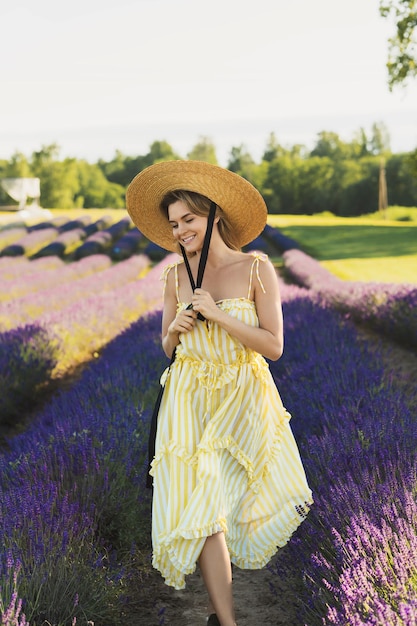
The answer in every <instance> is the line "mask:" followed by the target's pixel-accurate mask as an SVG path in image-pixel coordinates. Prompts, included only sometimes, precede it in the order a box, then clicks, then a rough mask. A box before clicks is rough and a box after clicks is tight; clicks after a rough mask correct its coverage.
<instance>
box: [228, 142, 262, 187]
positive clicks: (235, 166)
mask: <svg viewBox="0 0 417 626" xmlns="http://www.w3.org/2000/svg"><path fill="white" fill-rule="evenodd" d="M255 168H256V165H255V161H254V160H253V159H252V157H251V155H250V154H249V152H248V150H247V148H246V146H245V145H244V144H241V145H240V146H233V147H232V149H231V150H230V156H229V162H228V164H227V169H229V170H230V171H231V172H235V173H236V174H239V175H240V176H243V178H246V180H249V181H250V182H251V183H253V173H254V169H255Z"/></svg>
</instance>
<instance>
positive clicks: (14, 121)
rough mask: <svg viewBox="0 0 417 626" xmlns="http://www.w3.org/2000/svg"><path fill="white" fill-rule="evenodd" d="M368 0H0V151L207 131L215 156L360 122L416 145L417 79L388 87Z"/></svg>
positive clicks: (383, 24) (377, 21) (181, 143)
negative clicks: (379, 125)
mask: <svg viewBox="0 0 417 626" xmlns="http://www.w3.org/2000/svg"><path fill="white" fill-rule="evenodd" d="M378 7H379V0H343V1H341V0H210V1H209V2H201V1H200V0H118V1H117V2H114V0H72V2H70V3H66V4H65V3H62V2H59V1H57V0H36V1H34V0H14V1H13V2H10V3H8V2H2V3H1V5H0V25H1V37H0V58H1V59H2V63H1V65H2V67H1V74H0V76H1V80H0V159H1V158H4V159H8V158H10V157H11V156H12V154H14V153H15V152H16V151H19V152H22V153H23V154H25V155H27V156H30V154H31V153H32V152H33V151H35V150H39V149H40V148H41V147H42V146H43V145H49V144H51V143H57V144H58V145H59V146H60V156H61V157H62V158H64V157H66V156H72V157H76V158H84V159H87V160H88V161H90V162H96V161H97V160H98V159H100V158H103V159H105V160H111V158H112V157H113V156H114V155H115V152H116V150H120V151H121V152H122V153H123V154H125V155H129V156H137V155H144V154H146V153H147V152H148V151H149V147H150V145H151V143H152V142H153V141H156V140H158V141H167V142H168V143H169V144H170V145H171V146H172V147H173V149H174V150H175V151H176V152H177V153H178V154H179V155H180V156H181V157H183V158H186V156H187V153H188V152H189V151H190V150H191V149H192V148H193V146H194V145H195V144H196V143H198V141H199V140H200V138H201V137H207V138H208V139H209V140H210V141H212V143H213V144H214V145H215V147H216V153H217V157H218V160H219V163H220V165H223V166H226V165H227V160H228V157H229V155H230V150H231V148H232V147H234V146H242V145H243V146H244V147H245V148H246V149H247V150H248V152H249V153H250V154H251V155H252V157H253V158H254V159H255V161H257V162H258V161H259V160H260V158H261V156H262V153H263V151H264V149H265V147H266V144H267V141H268V138H269V135H270V133H274V134H275V137H276V140H277V141H278V143H280V144H281V145H283V146H286V147H290V146H293V145H295V144H303V145H305V146H307V147H308V148H313V147H314V145H315V142H316V140H317V135H318V133H319V132H321V131H331V132H336V133H337V134H338V135H339V136H340V137H341V139H343V140H344V141H351V140H352V139H353V136H354V134H355V133H356V132H357V131H359V129H360V128H363V129H364V130H365V132H366V133H367V134H368V135H370V134H371V130H372V124H373V123H374V122H376V123H383V124H385V126H386V127H387V129H388V132H389V135H390V138H391V149H392V150H393V152H403V151H410V150H413V149H415V148H416V147H417V80H416V79H414V82H410V85H409V86H408V87H405V88H403V87H397V88H395V89H394V91H393V92H392V93H391V92H390V91H389V89H388V78H387V70H386V65H385V64H386V61H387V53H388V38H389V37H390V36H392V35H393V34H394V26H393V23H392V22H390V21H389V20H387V19H384V18H382V17H381V16H380V14H379V11H378Z"/></svg>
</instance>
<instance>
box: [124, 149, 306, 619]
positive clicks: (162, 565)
mask: <svg viewBox="0 0 417 626" xmlns="http://www.w3.org/2000/svg"><path fill="white" fill-rule="evenodd" d="M126 200H127V210H128V212H129V214H130V216H131V218H132V220H133V221H134V223H135V224H136V225H137V227H138V228H139V230H140V231H141V232H142V233H143V234H144V235H145V236H146V237H148V238H149V239H150V240H151V241H153V242H155V243H157V244H158V245H159V246H161V247H163V248H165V249H166V250H169V251H177V252H179V253H180V254H182V255H183V259H179V261H178V262H177V263H174V264H173V265H171V266H169V267H168V268H167V270H166V271H165V274H164V279H165V293H164V311H163V319H162V346H163V349H164V351H165V354H166V355H167V356H168V357H169V358H171V357H172V356H173V353H174V358H173V361H172V363H171V366H170V367H169V368H168V370H167V372H166V373H165V376H164V377H163V378H164V381H163V382H164V392H163V396H162V401H161V405H160V408H159V413H158V418H157V430H156V441H155V449H154V450H155V451H154V454H152V457H153V458H152V463H151V469H150V473H151V475H152V477H153V486H154V492H153V508H152V511H153V512H152V542H153V565H154V567H155V568H157V569H158V570H159V571H160V572H161V574H162V576H163V577H164V579H165V582H166V583H167V584H168V585H171V586H173V587H175V588H176V589H182V588H183V587H184V586H185V576H186V575H187V574H191V573H192V572H193V571H194V570H195V568H196V564H197V563H198V565H199V567H200V571H201V574H202V577H203V580H204V583H205V586H206V588H207V592H208V614H209V616H208V622H207V623H208V625H209V626H214V625H219V624H220V625H221V626H236V618H235V610H234V606H233V594H232V568H231V563H233V564H235V565H236V566H238V567H241V568H246V569H258V568H262V567H264V566H265V565H266V564H267V563H268V561H269V560H270V559H271V557H272V556H273V555H274V554H275V553H276V551H277V549H278V548H279V547H281V546H283V545H285V544H286V543H287V542H288V540H289V538H290V536H291V534H292V533H293V532H294V530H295V529H296V528H297V527H298V525H299V524H300V523H301V521H302V520H303V519H304V517H305V516H306V514H307V512H308V510H309V507H310V505H311V503H312V495H311V491H310V489H309V486H308V484H307V480H306V476H305V472H304V469H303V466H302V462H301V459H300V455H299V451H298V448H297V444H296V442H295V440H294V437H293V435H292V431H291V428H290V424H289V420H290V415H289V413H288V412H287V411H286V409H285V408H284V407H283V404H282V402H281V399H280V396H279V393H278V391H277V388H276V386H275V383H274V380H273V378H272V376H271V373H270V371H269V367H268V364H267V361H266V359H270V360H276V359H279V358H280V356H281V354H282V351H283V317H282V309H281V301H280V294H279V283H278V279H277V275H276V271H275V268H274V266H273V265H272V263H271V262H270V261H269V260H268V259H267V257H266V256H265V255H262V254H257V253H256V254H252V253H249V254H248V253H244V252H242V251H241V248H242V247H244V246H245V245H246V244H248V243H249V242H251V241H252V240H253V239H255V238H256V237H257V236H258V235H259V234H260V233H261V232H262V230H263V228H264V226H265V224H266V218H267V209H266V205H265V202H264V200H263V198H262V196H261V195H260V194H259V192H258V191H257V190H256V189H255V187H253V186H252V185H251V184H250V183H249V182H248V181H247V180H245V179H244V178H242V177H240V176H238V175H237V174H234V173H232V172H230V171H228V170H226V169H223V168H221V167H218V166H215V165H210V164H208V163H204V162H198V161H168V162H163V163H158V164H155V165H153V166H151V167H148V168H146V169H145V170H143V171H142V172H140V173H139V174H138V175H137V176H136V177H135V178H134V179H133V181H132V182H131V184H130V185H129V187H128V190H127V195H126Z"/></svg>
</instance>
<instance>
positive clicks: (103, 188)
mask: <svg viewBox="0 0 417 626" xmlns="http://www.w3.org/2000/svg"><path fill="white" fill-rule="evenodd" d="M77 168H78V178H79V190H78V192H77V197H76V198H75V204H76V205H77V206H82V207H84V208H86V209H90V208H92V207H112V208H115V209H119V208H123V207H124V187H122V186H121V185H118V184H116V183H112V182H110V181H108V180H107V178H106V177H105V176H104V174H103V172H102V170H101V169H100V167H99V166H98V165H92V164H91V163H88V162H87V161H78V162H77Z"/></svg>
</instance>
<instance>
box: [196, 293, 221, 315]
mask: <svg viewBox="0 0 417 626" xmlns="http://www.w3.org/2000/svg"><path fill="white" fill-rule="evenodd" d="M191 304H192V305H193V309H194V311H197V313H201V315H203V316H204V317H205V318H206V319H208V320H212V321H215V319H216V317H217V316H218V314H219V308H218V306H217V305H216V303H215V302H214V300H213V298H212V297H211V295H210V294H209V292H208V291H205V290H204V289H196V290H195V291H194V293H193V297H192V299H191Z"/></svg>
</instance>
